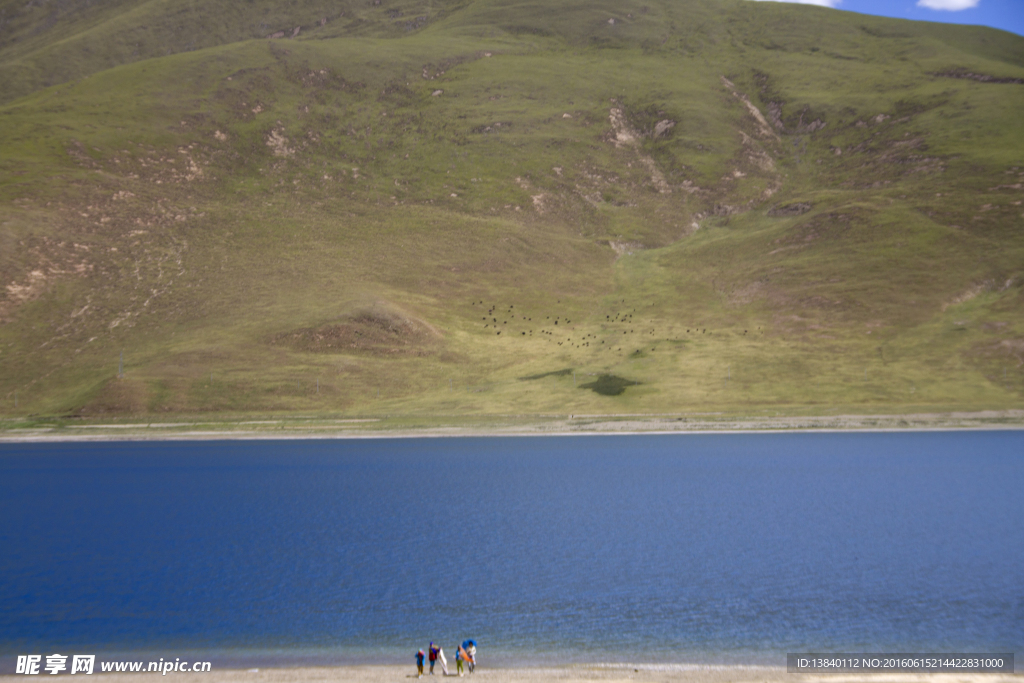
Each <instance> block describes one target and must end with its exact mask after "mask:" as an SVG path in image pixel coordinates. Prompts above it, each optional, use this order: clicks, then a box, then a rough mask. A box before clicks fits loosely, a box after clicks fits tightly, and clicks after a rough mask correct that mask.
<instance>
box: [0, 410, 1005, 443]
mask: <svg viewBox="0 0 1024 683" xmlns="http://www.w3.org/2000/svg"><path fill="white" fill-rule="evenodd" d="M1020 429H1024V410H1001V411H995V410H993V411H980V412H952V413H912V414H904V415H804V416H792V415H790V416H772V417H768V416H760V417H751V416H746V417H743V416H722V415H701V414H688V415H544V416H541V415H537V416H513V415H510V416H492V417H487V416H476V417H472V416H471V417H465V418H454V417H440V416H435V417H429V416H424V417H420V418H411V417H409V416H404V417H381V418H358V419H339V418H316V417H282V418H276V419H261V420H227V419H225V420H211V419H209V418H193V419H188V420H182V421H176V422H158V421H144V420H138V419H130V420H127V421H125V422H119V421H116V420H115V421H96V422H88V421H77V420H64V421H53V422H52V423H51V424H47V423H46V421H43V423H42V424H33V425H31V426H18V423H17V422H16V421H8V422H7V423H6V424H5V423H4V422H3V421H0V443H3V442H10V443H31V442H61V441H83V442H84V441H201V440H227V439H230V440H277V439H373V438H387V439H398V438H439V437H481V436H586V435H602V434H615V435H620V436H624V435H629V434H730V433H739V432H745V433H780V432H801V431H806V432H888V431H903V432H905V431H968V430H986V431H987V430H1020Z"/></svg>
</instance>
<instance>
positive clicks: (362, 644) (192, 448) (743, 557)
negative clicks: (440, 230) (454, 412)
mask: <svg viewBox="0 0 1024 683" xmlns="http://www.w3.org/2000/svg"><path fill="white" fill-rule="evenodd" d="M1022 493H1024V433H1022V432H985V433H963V432H959V433H879V434H859V433H858V434H772V435H764V434H732V435H681V436H628V437H617V436H603V437H552V438H536V437H534V438H456V439H375V440H348V441H326V440H325V441H250V442H243V441H222V442H171V443H104V444H32V445H16V444H5V445H0V656H2V657H3V665H2V666H0V673H11V671H7V669H8V668H10V669H12V670H13V664H11V656H12V655H16V654H26V653H42V654H49V653H52V652H64V651H72V652H81V653H93V652H95V653H114V652H118V653H123V652H151V653H157V654H158V655H159V656H163V657H167V656H168V654H174V653H192V654H195V653H197V652H201V653H204V654H205V655H206V656H207V657H206V658H209V659H212V660H213V661H214V662H215V666H217V665H218V664H219V665H225V664H226V665H234V666H248V665H267V664H273V663H277V664H300V663H355V662H381V663H388V662H395V663H404V664H408V663H410V662H411V653H412V652H414V651H415V650H416V649H417V648H420V647H424V648H425V647H426V645H427V643H428V642H429V641H431V640H435V641H438V642H440V643H441V644H442V645H443V646H445V647H446V649H447V650H448V651H449V654H451V649H452V647H453V646H454V644H455V643H456V642H461V641H462V640H463V639H465V638H468V637H473V638H475V639H476V640H477V642H478V644H479V648H480V657H481V662H482V665H487V664H509V663H512V662H517V663H523V662H533V663H544V662H555V661H590V662H652V663H659V662H660V663H666V662H679V663H684V662H685V663H751V664H753V663H767V664H777V665H784V663H785V656H784V655H785V653H786V652H787V651H789V652H806V651H819V652H850V651H869V652H870V651H874V652H883V651H889V652H913V651H924V652H940V651H946V652H954V651H973V652H997V651H998V652H1013V651H1016V652H1018V653H1019V652H1021V651H1024V495H1022ZM8 665H10V666H8Z"/></svg>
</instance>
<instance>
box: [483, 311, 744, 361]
mask: <svg viewBox="0 0 1024 683" xmlns="http://www.w3.org/2000/svg"><path fill="white" fill-rule="evenodd" d="M558 303H561V300H559V301H558ZM621 303H623V304H624V303H625V300H622V302H621ZM470 305H471V306H473V307H479V308H482V309H483V310H484V312H485V315H483V316H482V317H481V318H480V320H481V321H482V325H483V329H484V330H486V331H487V333H488V334H489V333H490V332H493V333H494V334H495V336H501V334H502V333H503V332H504V333H505V336H506V337H511V338H519V339H522V338H524V337H526V338H529V337H533V336H534V335H537V336H538V337H540V338H542V339H544V340H545V341H547V342H549V343H553V344H556V345H558V346H565V347H567V348H574V349H591V350H593V351H612V352H615V353H622V352H623V348H624V347H627V351H626V353H634V354H637V353H641V352H642V351H643V350H644V349H645V348H646V344H644V345H643V346H642V347H640V348H637V347H636V341H638V340H639V339H640V337H637V336H635V335H642V336H652V337H655V338H657V337H656V333H657V331H658V330H657V327H656V326H655V325H654V322H655V321H654V320H653V319H652V320H650V326H647V325H642V324H639V323H637V322H636V321H635V320H634V314H635V313H636V308H633V309H631V310H629V311H616V312H613V313H608V314H606V315H605V317H604V318H605V319H604V320H603V321H601V322H600V326H601V331H600V334H595V333H592V332H588V333H585V334H580V333H576V336H573V332H574V331H575V328H568V329H567V328H566V326H567V325H570V324H571V323H572V320H571V319H570V318H568V317H566V316H565V315H555V316H554V317H552V316H550V315H546V316H544V319H543V321H542V320H541V318H540V316H539V315H538V316H537V324H536V325H533V324H532V323H533V316H532V315H529V314H524V313H523V310H522V308H520V309H519V310H516V307H515V305H514V304H508V305H507V307H506V306H500V307H499V305H498V304H486V303H484V301H483V300H478V301H472V302H471V303H470ZM760 329H761V328H758V330H760ZM567 333H568V334H567ZM620 333H621V336H622V337H623V339H619V336H620ZM686 334H688V335H690V334H693V335H696V334H701V335H713V334H714V332H713V331H709V330H708V329H707V328H687V330H686ZM746 334H747V330H743V333H742V335H746ZM762 334H763V332H762ZM631 335H634V336H631ZM742 335H741V336H742ZM623 342H626V343H625V344H623ZM628 347H634V348H633V349H628ZM656 348H657V346H656V345H655V346H651V347H650V350H651V351H654V350H655V349H656Z"/></svg>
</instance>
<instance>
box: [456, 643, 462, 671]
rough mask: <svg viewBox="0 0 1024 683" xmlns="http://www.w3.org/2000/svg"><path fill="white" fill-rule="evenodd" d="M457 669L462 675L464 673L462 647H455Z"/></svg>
mask: <svg viewBox="0 0 1024 683" xmlns="http://www.w3.org/2000/svg"><path fill="white" fill-rule="evenodd" d="M455 670H456V671H458V672H459V675H460V676H461V675H462V648H461V647H456V648H455Z"/></svg>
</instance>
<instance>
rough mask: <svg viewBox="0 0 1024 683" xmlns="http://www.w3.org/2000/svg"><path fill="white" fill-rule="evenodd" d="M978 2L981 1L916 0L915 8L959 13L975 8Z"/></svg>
mask: <svg viewBox="0 0 1024 683" xmlns="http://www.w3.org/2000/svg"><path fill="white" fill-rule="evenodd" d="M979 2H981V0H917V6H918V7H927V8H928V9H937V10H945V11H947V12H959V11H960V10H962V9H971V8H972V7H977V6H978V3H979Z"/></svg>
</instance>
